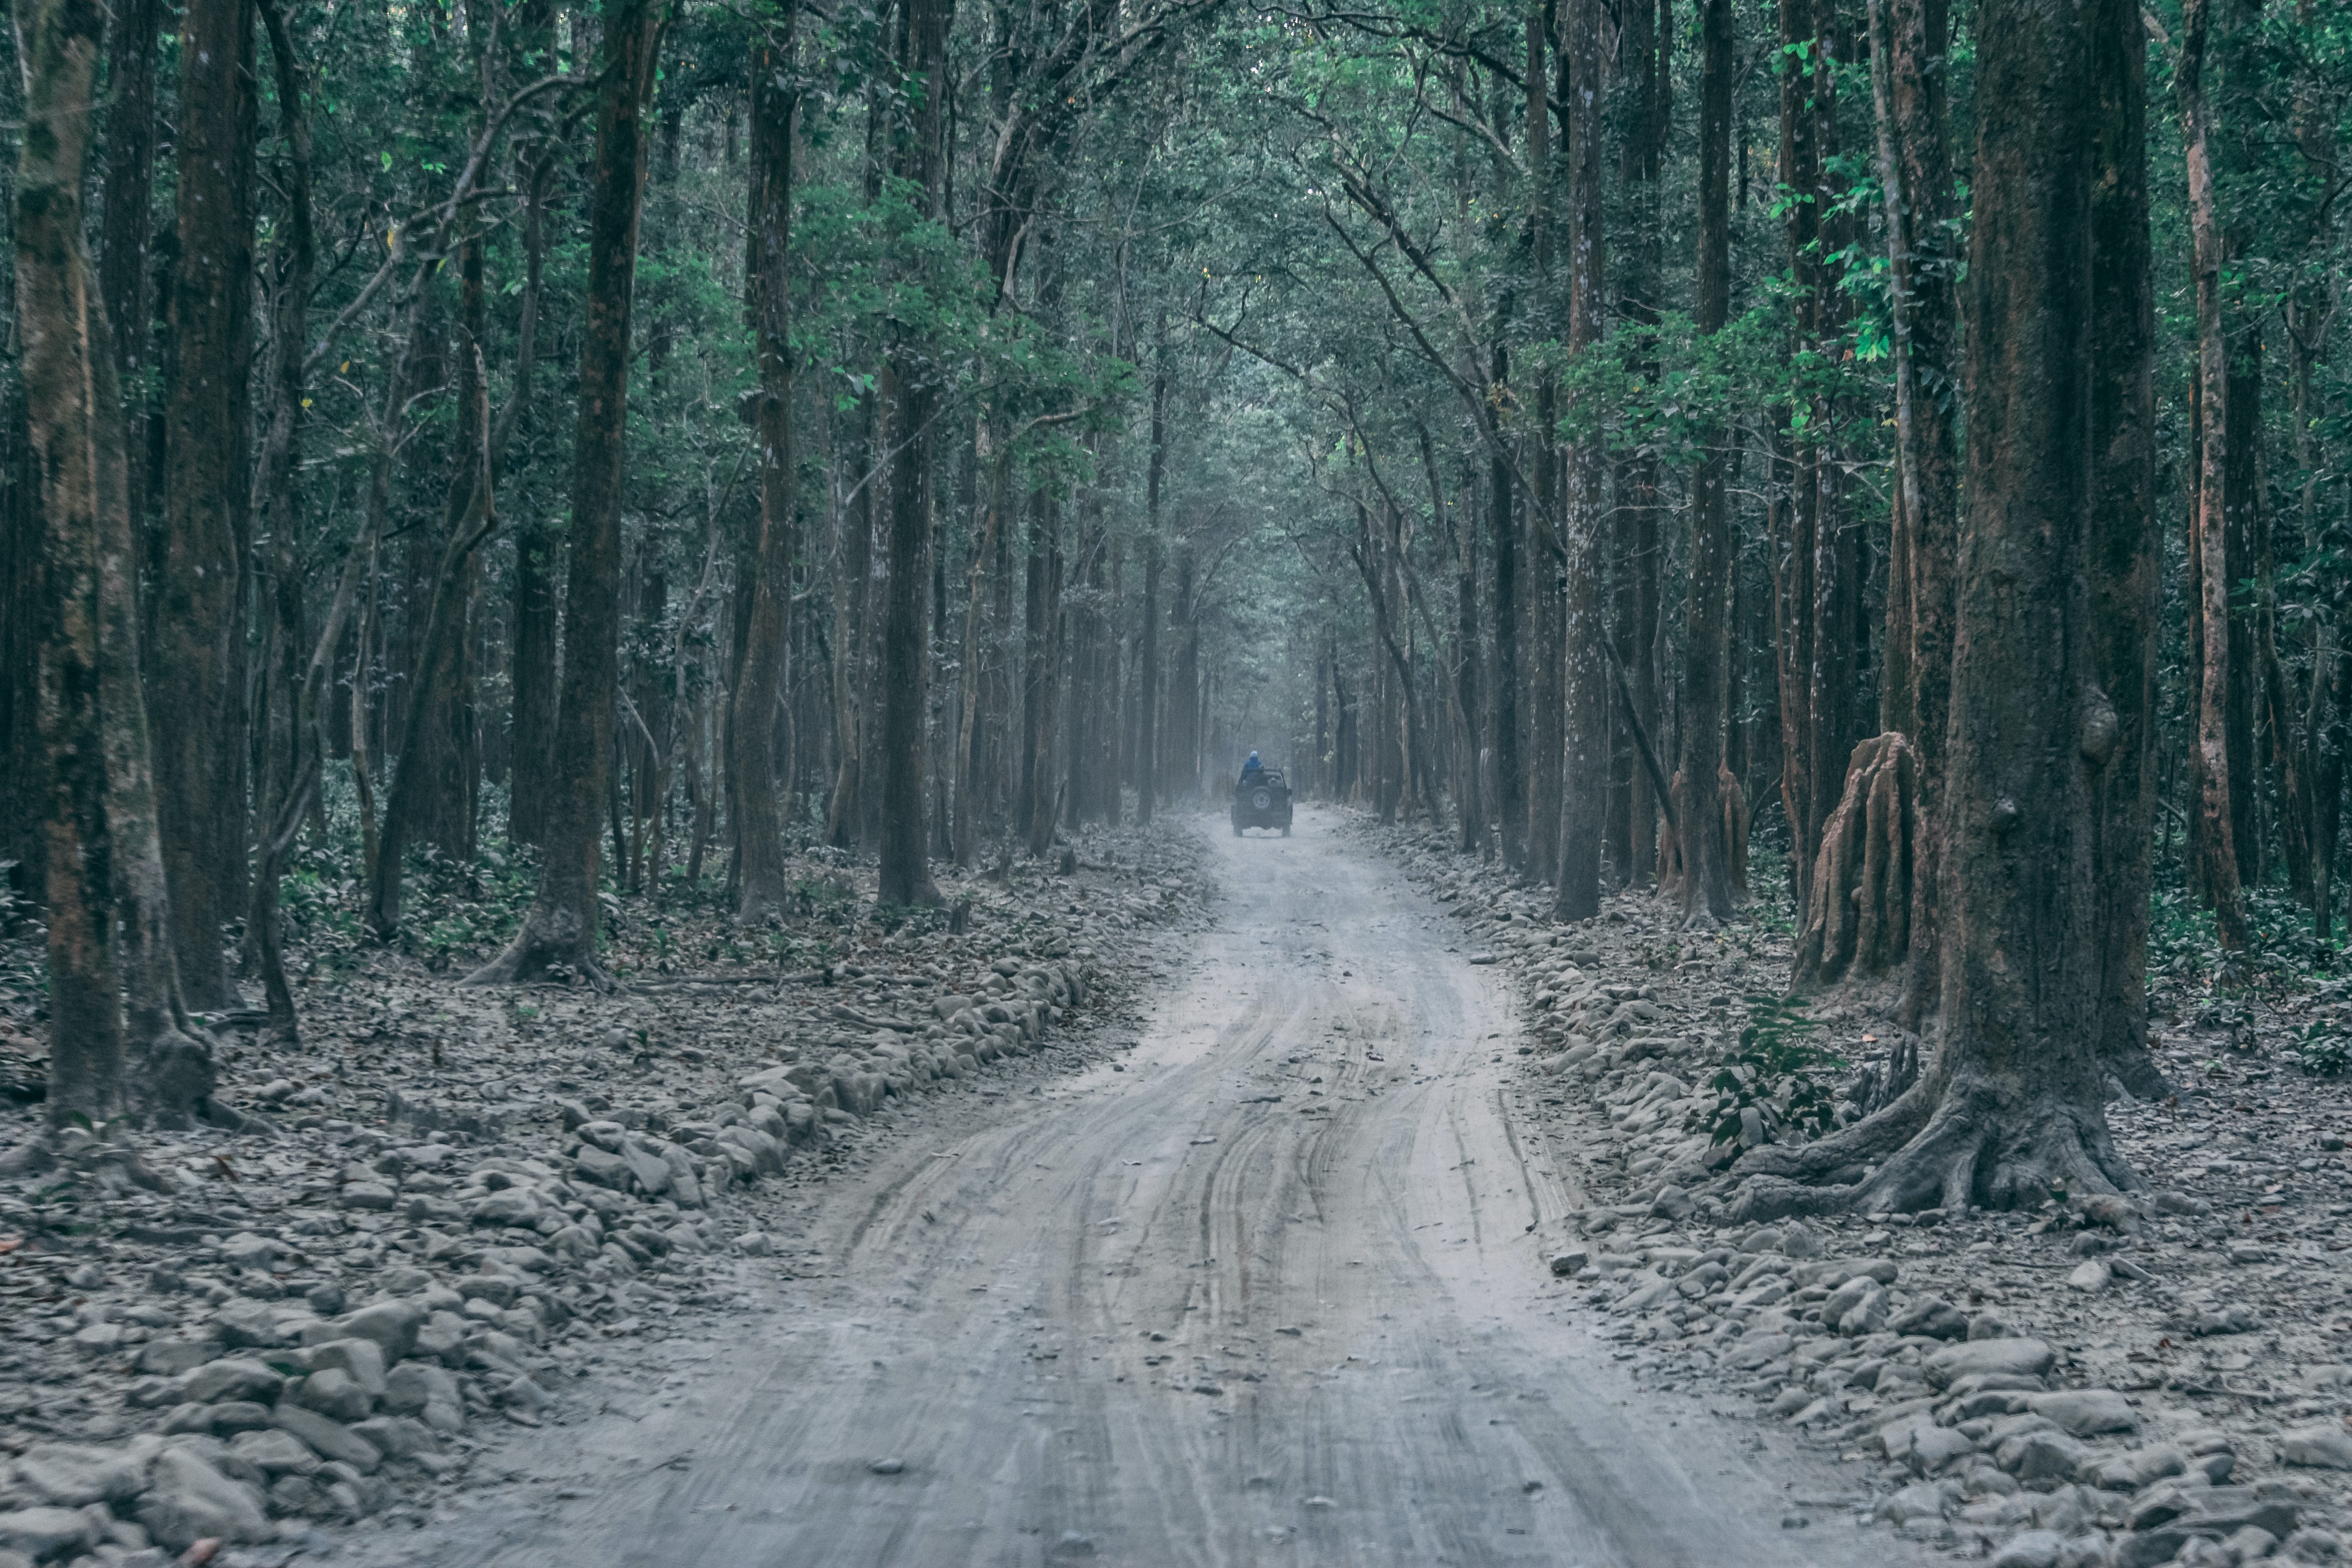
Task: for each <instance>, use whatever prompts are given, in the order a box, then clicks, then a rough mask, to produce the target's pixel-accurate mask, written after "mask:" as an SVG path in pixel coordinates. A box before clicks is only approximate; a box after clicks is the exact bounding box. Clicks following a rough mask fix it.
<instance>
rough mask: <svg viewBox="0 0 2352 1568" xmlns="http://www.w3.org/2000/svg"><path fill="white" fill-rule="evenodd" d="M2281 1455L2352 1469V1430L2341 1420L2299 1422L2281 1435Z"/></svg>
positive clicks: (2326, 1467)
mask: <svg viewBox="0 0 2352 1568" xmlns="http://www.w3.org/2000/svg"><path fill="white" fill-rule="evenodd" d="M2279 1458H2282V1459H2284V1460H2285V1461H2286V1462H2287V1463H2288V1464H2290V1465H2307V1466H2310V1467H2312V1468H2317V1469H2323V1470H2352V1432H2347V1431H2346V1430H2344V1427H2343V1425H2342V1424H2341V1423H2339V1422H2330V1421H2321V1422H2315V1423H2314V1424H2313V1425H2311V1426H2298V1427H2296V1428H2295V1429H2294V1431H2292V1432H2289V1433H2287V1434H2286V1435H2285V1436H2283V1437H2281V1438H2280V1439H2279Z"/></svg>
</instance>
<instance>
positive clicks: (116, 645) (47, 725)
mask: <svg viewBox="0 0 2352 1568" xmlns="http://www.w3.org/2000/svg"><path fill="white" fill-rule="evenodd" d="M103 27H104V19H103V16H102V14H101V12H100V9H99V7H98V6H97V5H93V4H89V3H88V0H43V3H42V4H40V5H37V6H35V7H32V8H30V10H29V12H28V13H20V14H19V16H18V33H17V37H18V39H19V42H20V44H21V45H22V47H23V48H24V55H23V57H22V58H23V64H24V68H25V83H26V98H25V132H24V142H23V146H22V150H21V152H20V154H19V163H18V169H17V184H16V287H17V305H18V314H17V324H18V331H20V333H21V334H22V341H23V348H24V360H23V364H24V375H25V388H26V406H27V409H28V414H29V429H28V435H29V437H30V440H31V455H32V459H33V465H34V471H35V475H36V479H37V484H38V487H39V502H38V505H39V515H40V519H41V526H42V535H41V551H40V557H39V563H40V573H41V579H42V584H43V589H44V596H45V598H46V601H47V607H48V613H47V619H46V624H45V626H44V628H43V636H42V638H41V661H40V717H41V739H42V748H43V751H44V752H46V754H47V763H48V774H49V787H48V813H47V824H46V826H45V828H44V832H43V839H44V847H45V859H46V869H47V902H48V910H47V925H48V939H47V953H48V965H49V985H50V994H49V1028H50V1086H49V1095H48V1115H49V1120H50V1123H51V1125H53V1126H64V1125H66V1124H67V1123H68V1122H70V1121H74V1120H76V1119H77V1118H79V1119H82V1120H86V1121H91V1122H99V1121H108V1120H111V1119H112V1118H114V1117H116V1116H118V1115H120V1114H121V1113H123V1112H124V1111H125V1110H140V1111H144V1112H145V1113H147V1114H149V1115H152V1117H153V1118H154V1119H155V1120H156V1121H159V1122H162V1123H163V1124H165V1125H171V1126H185V1125H187V1124H188V1122H189V1121H190V1120H191V1119H192V1118H193V1117H194V1115H195V1114H197V1113H198V1112H200V1111H202V1110H204V1109H205V1107H206V1105H207V1103H208V1100H209V1097H210V1095H211V1092H212V1085H213V1068H212V1058H211V1053H210V1051H209V1049H208V1048H207V1047H206V1046H205V1043H204V1042H203V1041H202V1040H200V1039H198V1038H196V1037H193V1036H192V1035H191V1034H189V1033H188V1032H187V1031H186V1030H185V1028H184V1022H185V1020H184V1016H183V1015H182V1011H181V1006H180V999H179V987H178V982H177V979H176V976H175V974H174V970H173V952H172V942H171V932H170V931H169V929H168V921H169V910H168V903H167V896H166V893H165V879H164V872H163V852H162V848H161V845H160V842H159V840H158V837H157V832H156V825H155V815H154V814H155V790H154V776H153V773H152V766H151V762H150V753H149V746H148V732H147V713H146V709H145V705H144V702H143V698H142V690H141V680H140V674H141V671H140V660H139V605H138V597H137V595H138V588H137V582H136V576H135V572H136V566H137V562H138V559H139V557H138V556H137V554H136V553H135V552H134V551H133V548H132V542H131V515H130V502H129V495H128V489H127V484H126V479H125V472H124V470H125V459H124V454H123V449H122V414H121V399H120V389H119V387H118V385H117V384H116V381H115V362H114V353H113V346H112V344H111V342H110V335H109V332H108V329H107V320H106V311H105V308H104V306H103V304H102V303H101V302H100V298H99V295H98V289H97V283H98V279H97V277H96V274H95V272H94V270H93V268H92V267H91V265H90V261H89V255H88V253H87V251H86V250H85V248H84V241H83V238H82V234H83V222H82V207H81V197H80V193H81V186H82V181H83V177H84V167H85V163H86V160H87V158H88V154H89V130H90V106H91V96H92V87H93V83H94V81H95V79H96V76H97V71H98V60H99V51H100V37H101V34H102V32H103ZM242 479H243V476H242V474H241V473H240V475H239V480H240V482H242ZM213 958H214V962H215V966H217V964H218V963H219V952H218V950H217V945H215V951H214V953H213Z"/></svg>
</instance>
